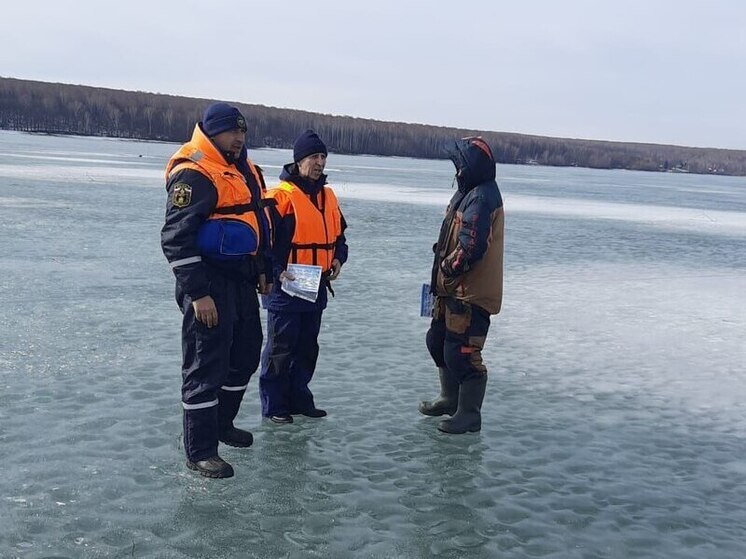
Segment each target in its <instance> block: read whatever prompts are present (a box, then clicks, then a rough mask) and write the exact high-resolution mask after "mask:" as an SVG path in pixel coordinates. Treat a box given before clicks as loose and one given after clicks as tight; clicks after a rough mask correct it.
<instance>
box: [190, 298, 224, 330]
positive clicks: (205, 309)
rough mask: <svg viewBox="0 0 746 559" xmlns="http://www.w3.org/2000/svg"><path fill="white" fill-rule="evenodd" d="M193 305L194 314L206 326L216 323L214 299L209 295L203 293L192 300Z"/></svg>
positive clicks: (216, 310)
mask: <svg viewBox="0 0 746 559" xmlns="http://www.w3.org/2000/svg"><path fill="white" fill-rule="evenodd" d="M192 307H194V316H195V317H196V318H197V320H199V321H200V322H202V323H203V324H204V325H205V326H207V327H208V328H212V327H213V326H217V325H218V309H217V307H216V306H215V301H214V300H213V299H212V297H210V296H209V295H205V296H204V297H201V298H199V299H197V300H196V301H192Z"/></svg>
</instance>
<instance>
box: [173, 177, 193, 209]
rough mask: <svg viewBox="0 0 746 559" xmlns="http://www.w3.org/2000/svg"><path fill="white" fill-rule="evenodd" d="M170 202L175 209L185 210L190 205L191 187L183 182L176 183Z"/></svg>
mask: <svg viewBox="0 0 746 559" xmlns="http://www.w3.org/2000/svg"><path fill="white" fill-rule="evenodd" d="M171 200H172V202H173V204H174V206H176V207H177V208H186V207H187V206H188V205H189V204H191V203H192V187H191V186H189V185H188V184H187V183H185V182H177V183H176V184H175V185H174V193H173V195H172V197H171Z"/></svg>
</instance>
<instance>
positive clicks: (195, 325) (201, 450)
mask: <svg viewBox="0 0 746 559" xmlns="http://www.w3.org/2000/svg"><path fill="white" fill-rule="evenodd" d="M210 296H211V297H212V298H213V299H214V301H215V306H216V307H217V311H218V324H217V326H215V327H213V328H208V327H207V326H205V325H204V324H203V323H202V322H200V321H198V320H197V319H196V318H195V316H194V307H193V306H192V299H191V298H190V297H189V296H188V295H187V294H186V293H183V292H182V291H181V290H180V288H179V286H178V284H177V287H176V301H177V303H178V304H179V306H180V307H181V310H182V313H183V315H184V318H183V321H182V330H181V345H182V353H183V363H182V385H181V398H182V405H183V407H184V450H185V451H186V455H187V458H189V460H191V461H193V462H195V461H198V460H204V459H206V458H209V457H211V456H215V455H216V454H217V451H218V437H219V430H220V428H221V427H225V426H226V425H228V424H230V423H232V421H233V418H234V417H235V415H236V413H238V407H239V406H240V402H241V398H242V397H243V393H244V391H245V390H246V387H247V385H248V383H249V379H250V378H251V376H252V375H253V374H254V372H255V371H256V369H257V367H258V365H259V357H260V354H261V348H262V326H261V322H260V320H259V302H258V299H257V294H256V286H255V285H253V284H252V283H249V282H247V281H242V280H237V279H233V278H230V277H227V276H224V275H222V274H220V273H217V272H216V273H214V274H211V275H210Z"/></svg>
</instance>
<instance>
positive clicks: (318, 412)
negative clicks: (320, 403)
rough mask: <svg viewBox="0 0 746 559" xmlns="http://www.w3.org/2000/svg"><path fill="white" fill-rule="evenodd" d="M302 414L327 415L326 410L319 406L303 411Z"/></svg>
mask: <svg viewBox="0 0 746 559" xmlns="http://www.w3.org/2000/svg"><path fill="white" fill-rule="evenodd" d="M300 414H301V415H305V416H306V417H326V415H327V414H326V410H322V409H319V408H313V409H310V410H306V411H302V412H300Z"/></svg>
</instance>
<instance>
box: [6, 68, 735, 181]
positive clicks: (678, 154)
mask: <svg viewBox="0 0 746 559" xmlns="http://www.w3.org/2000/svg"><path fill="white" fill-rule="evenodd" d="M211 101H212V100H210V99H195V98H189V97H177V96H172V95H161V94H155V93H145V92H140V91H122V90H114V89H104V88H98V87H88V86H81V85H67V84H57V83H45V82H37V81H29V80H18V79H14V78H2V77H0V129H6V130H19V131H25V132H37V133H48V134H75V135H86V136H109V137H114V138H137V139H144V140H161V141H169V142H183V141H185V140H186V139H188V138H189V137H190V135H191V132H192V129H193V127H194V123H195V122H196V121H198V120H199V118H200V116H201V114H202V111H203V110H204V108H205V107H206V106H207V105H208V104H209V103H210V102H211ZM232 104H234V105H236V106H237V107H238V108H239V109H240V110H241V112H242V113H243V114H244V116H246V120H247V123H248V127H249V130H248V136H247V137H248V141H249V145H250V146H252V147H275V148H290V147H291V146H292V142H293V139H294V138H295V137H296V136H297V135H298V133H299V132H301V131H303V130H305V129H306V128H313V129H314V130H316V131H317V132H318V133H319V135H320V136H321V137H322V138H323V139H324V141H325V142H326V144H327V145H328V146H329V150H330V151H332V152H334V153H348V154H369V155H383V156H403V157H419V158H430V159H437V158H443V157H444V156H445V155H444V151H443V148H444V145H445V144H446V143H447V142H448V141H449V140H453V139H455V138H460V137H464V136H471V135H481V136H482V137H484V138H485V139H486V140H487V141H488V142H489V143H490V145H491V146H492V148H493V151H494V153H495V157H496V159H497V161H498V162H499V163H514V164H527V165H552V166H577V167H591V168H596V169H632V170H642V171H669V172H690V173H707V174H722V175H740V176H743V175H746V151H738V150H726V149H713V148H693V147H682V146H670V145H656V144H638V143H623V142H605V141H593V140H578V139H568V138H547V137H541V136H529V135H524V134H513V133H508V132H489V131H483V130H465V129H457V128H446V127H439V126H429V125H424V124H409V123H402V122H383V121H378V120H371V119H364V118H354V117H349V116H335V115H328V114H318V113H311V112H306V111H298V110H292V109H279V108H274V107H266V106H264V105H248V104H243V103H232Z"/></svg>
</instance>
